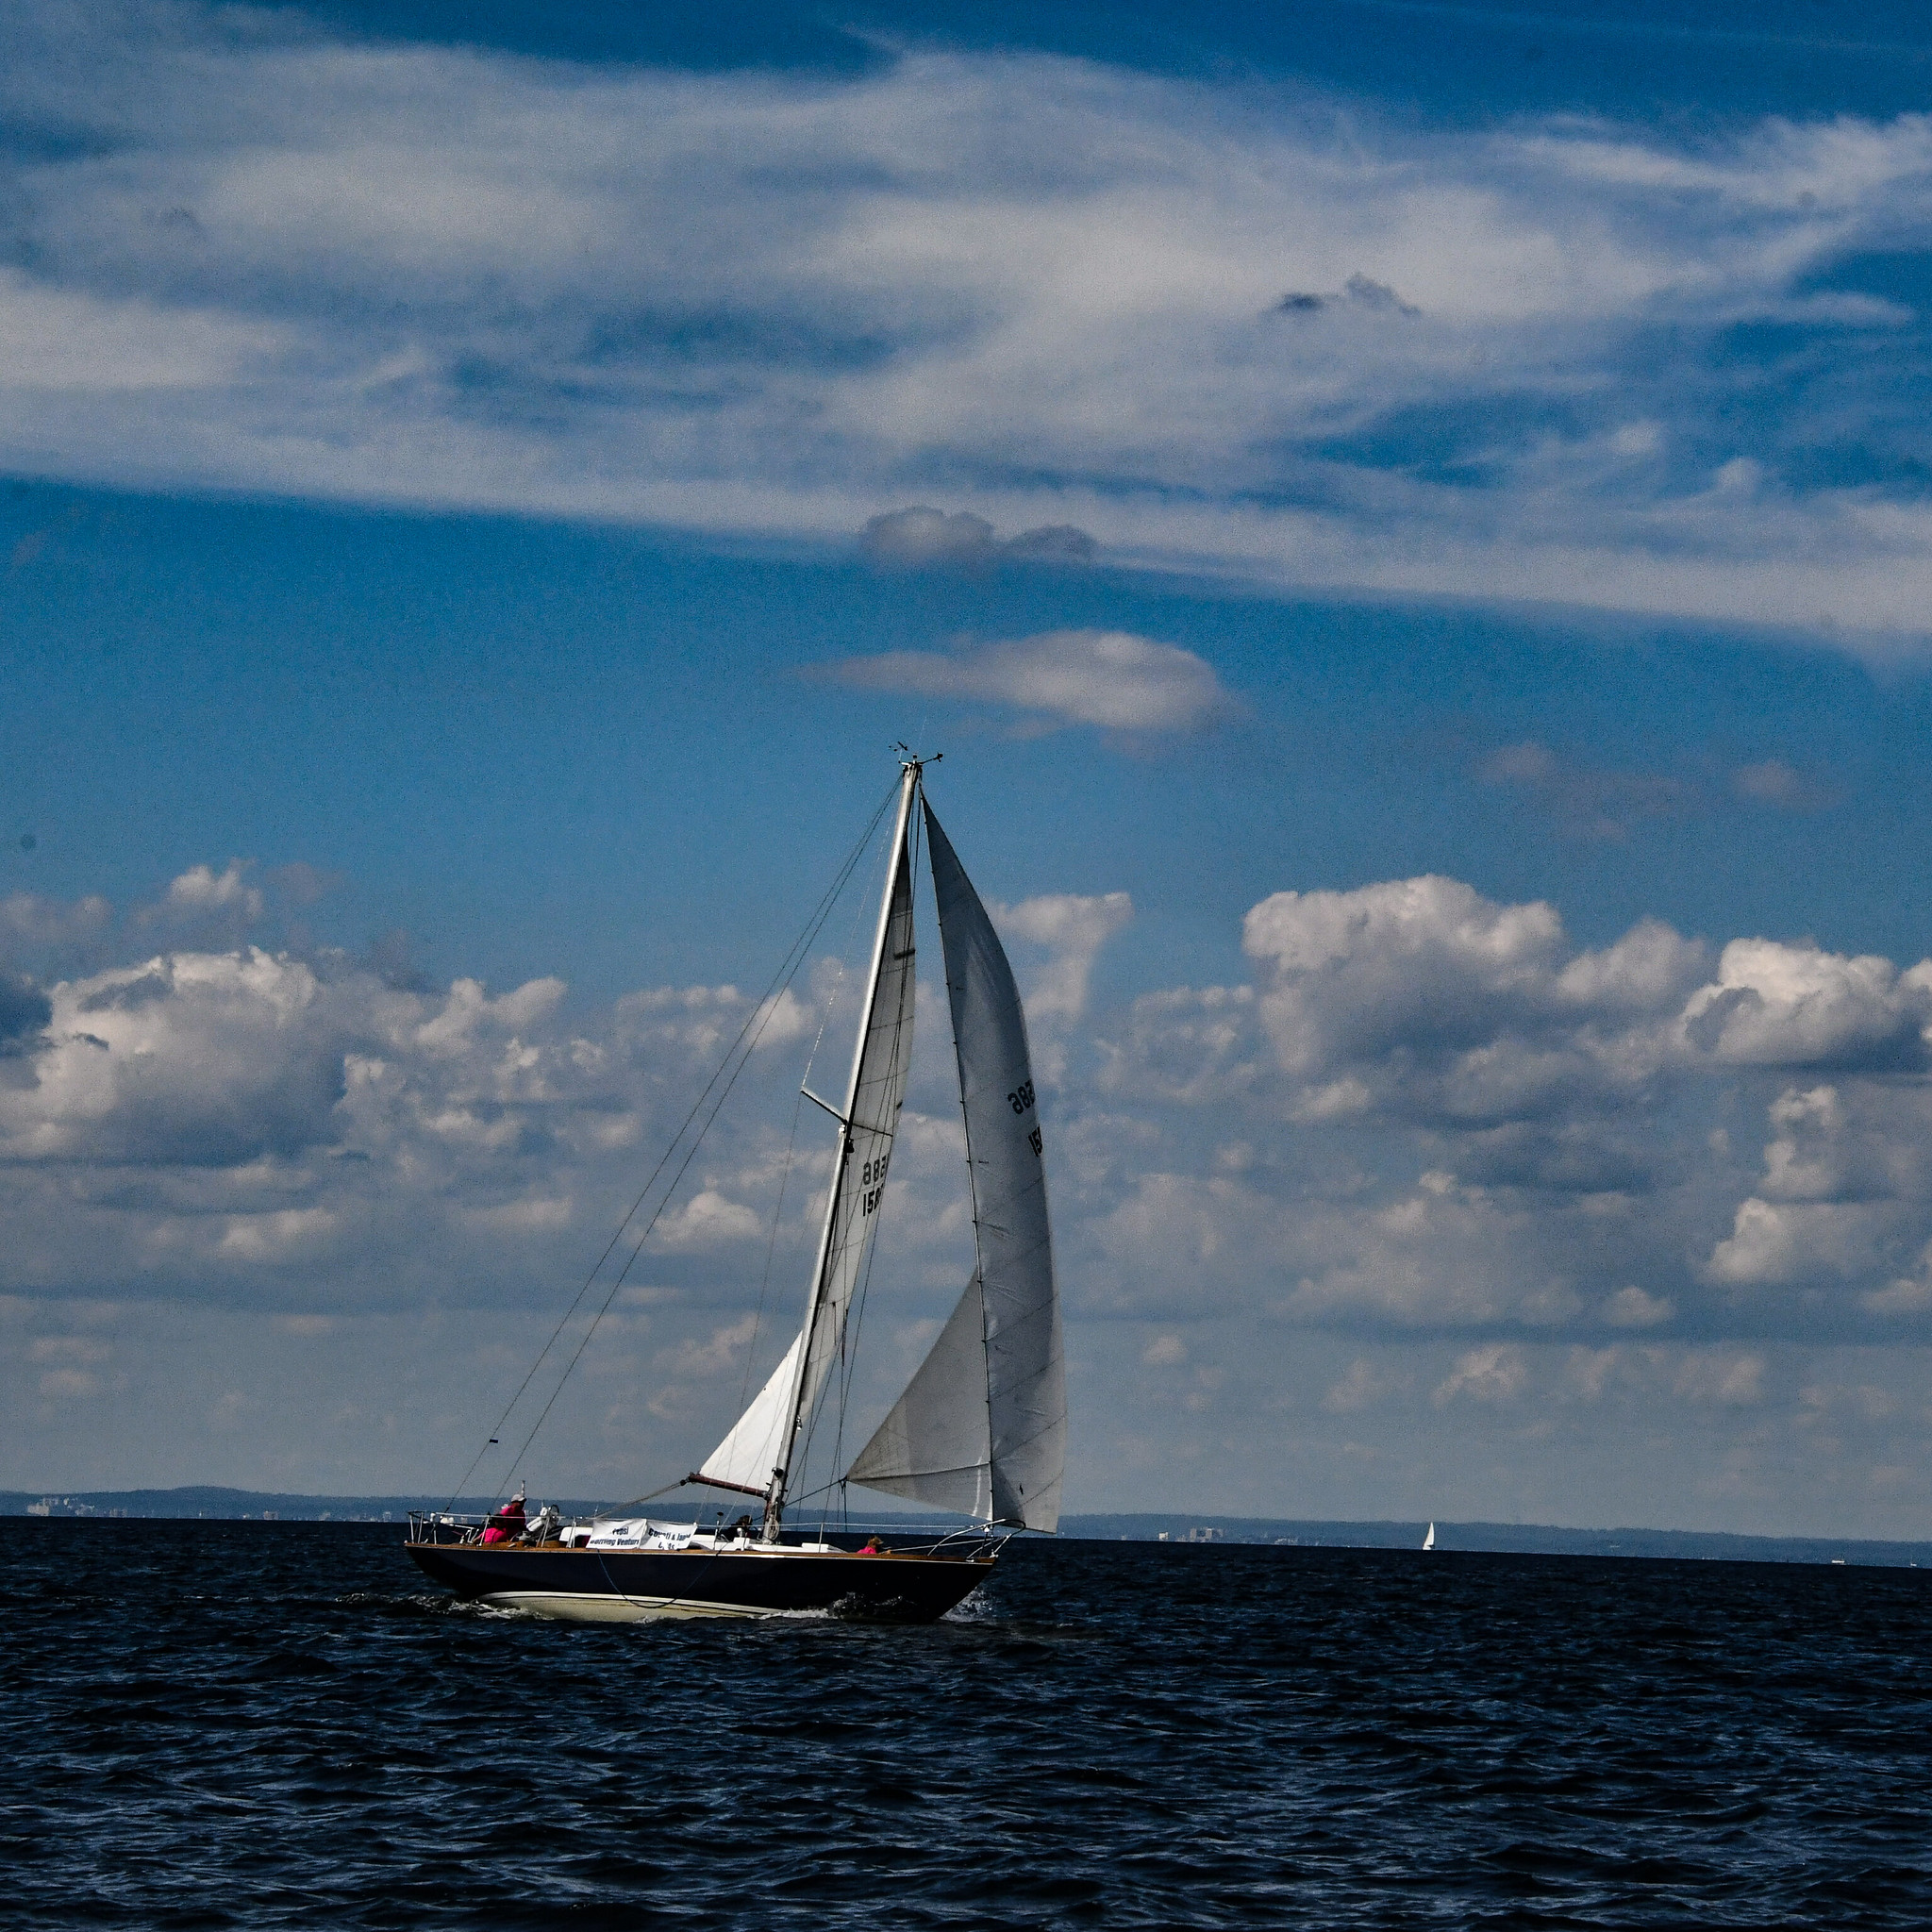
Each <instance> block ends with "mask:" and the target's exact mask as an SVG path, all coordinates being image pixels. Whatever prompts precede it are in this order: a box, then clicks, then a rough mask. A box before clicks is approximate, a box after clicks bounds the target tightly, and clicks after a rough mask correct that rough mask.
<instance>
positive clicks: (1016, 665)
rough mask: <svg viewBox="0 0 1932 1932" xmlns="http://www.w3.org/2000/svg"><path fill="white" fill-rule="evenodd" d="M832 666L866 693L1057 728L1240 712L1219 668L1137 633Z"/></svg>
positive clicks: (1157, 722)
mask: <svg viewBox="0 0 1932 1932" xmlns="http://www.w3.org/2000/svg"><path fill="white" fill-rule="evenodd" d="M830 669H831V671H832V674H833V675H835V676H837V677H839V678H841V679H842V680H843V681H844V682H845V683H847V684H853V685H858V686H861V687H863V688H864V689H867V690H871V691H910V692H914V693H916V694H917V695H919V696H921V697H940V698H958V699H961V700H964V701H966V702H969V703H978V704H990V705H994V706H998V707H1000V708H1004V709H1007V710H1011V711H1017V712H1019V713H1021V714H1022V715H1023V716H1024V718H1025V719H1027V720H1028V721H1029V722H1030V723H1032V724H1035V725H1038V726H1045V727H1049V728H1050V727H1052V726H1054V725H1063V724H1092V725H1098V726H1099V727H1100V728H1102V729H1103V730H1109V731H1123V732H1135V733H1157V732H1177V731H1199V730H1202V729H1204V728H1206V727H1207V726H1208V725H1210V724H1218V723H1220V722H1221V721H1222V720H1223V719H1224V718H1227V717H1229V716H1231V715H1232V713H1233V711H1234V709H1235V705H1234V700H1233V699H1232V697H1231V696H1230V695H1229V693H1228V691H1226V690H1225V688H1224V686H1223V685H1222V682H1221V679H1220V677H1219V676H1218V675H1216V673H1215V670H1214V667H1213V666H1212V665H1211V664H1209V663H1208V662H1207V661H1206V660H1205V659H1204V658H1197V657H1196V656H1195V655H1194V654H1193V652H1191V651H1184V650H1182V649H1181V648H1180V646H1179V645H1177V644H1162V643H1157V642H1155V641H1154V640H1153V639H1151V638H1142V637H1136V636H1135V635H1134V634H1133V633H1132V632H1131V631H1117V630H1055V631H1045V632H1042V633H1041V635H1040V636H1038V637H1030V638H1020V639H1017V640H1015V641H1011V642H1008V643H994V644H981V645H978V646H976V647H974V648H970V649H966V650H961V651H954V652H945V653H941V652H937V651H889V652H885V653H882V654H881V655H880V656H878V657H874V658H841V660H840V661H839V662H838V663H837V664H834V665H832V666H831V667H830Z"/></svg>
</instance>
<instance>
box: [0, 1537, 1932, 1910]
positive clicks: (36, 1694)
mask: <svg viewBox="0 0 1932 1932" xmlns="http://www.w3.org/2000/svg"><path fill="white" fill-rule="evenodd" d="M8 1532H9V1549H8V1561H7V1565H6V1569H5V1572H4V1585H0V1589H4V1592H5V1603H6V1611H7V1614H6V1619H5V1624H4V1630H5V1639H6V1646H7V1647H6V1661H7V1671H6V1686H7V1689H6V1724H5V1750H4V1755H0V1833H4V1837H5V1844H4V1872H0V1916H4V1918H5V1921H6V1923H7V1924H8V1925H11V1926H42V1925H45V1926H76V1925H89V1926H117V1925H127V1926H141V1927H220V1926H281V1925H301V1926H321V1927H336V1926H342V1927H353V1926H371V1927H395V1926H413V1925H425V1926H441V1925H452V1926H472V1925H474V1926H478V1927H483V1926H488V1927H491V1928H500V1927H506V1926H514V1927H521V1926H530V1927H544V1928H548V1927H572V1926H582V1927H631V1926H638V1927H647V1926H648V1927H656V1926H684V1925H690V1926H734V1927H735V1926H749V1927H760V1928H762V1927H792V1926H797V1927H807V1926H810V1927H815V1928H818V1927H846V1926H874V1925H876V1926H890V1927H900V1926H907V1927H916V1926H927V1925H943V1926H1008V1925H1012V1926H1035V1925H1039V1926H1055V1925H1070V1926H1071V1925H1106V1926H1161V1927H1166V1926H1253V1925H1294V1926H1298V1927H1324V1926H1338V1927H1340V1926H1347V1927H1351V1928H1359V1927H1375V1926H1416V1927H1424V1926H1429V1927H1434V1926H1443V1927H1448V1926H1455V1927H1463V1926H1491V1925H1493V1926H1689V1925H1693V1924H1694V1925H1699V1926H1716V1925H1750V1926H1772V1925H1780V1926H1783V1925H1800V1926H1810V1925H1815V1926H1821V1927H1824V1926H1829V1927H1833V1928H1840V1927H1851V1926H1911V1927H1915V1928H1916V1927H1923V1926H1925V1925H1927V1924H1932V1663H1928V1656H1927V1650H1928V1630H1932V1616H1928V1613H1932V1572H1924V1573H1922V1572H1918V1571H1910V1570H1906V1571H1897V1570H1874V1569H1853V1568H1846V1569H1829V1568H1826V1569H1817V1568H1799V1567H1795V1566H1788V1565H1777V1566H1774V1565H1751V1564H1718V1563H1695V1562H1687V1563H1680V1562H1642V1561H1614V1560H1605V1559H1599V1558H1590V1557H1499V1556H1474V1555H1457V1554H1454V1553H1443V1554H1438V1555H1434V1556H1429V1557H1424V1555H1423V1554H1422V1553H1420V1552H1411V1551H1386V1550H1376V1551H1369V1550H1359V1551H1350V1550H1323V1549H1291V1548H1281V1549H1275V1548H1265V1549H1264V1548H1253V1549H1250V1548H1239V1547H1234V1548H1229V1547H1222V1548H1212V1547H1208V1548H1192V1547H1184V1546H1176V1545H1172V1544H1168V1545H1162V1544H1149V1543H1058V1544H1057V1543H1047V1542H1033V1543H1027V1544H1019V1545H1015V1546H1013V1547H1012V1548H1011V1549H1010V1551H1009V1553H1008V1557H1007V1558H1006V1560H1005V1561H1004V1563H1003V1564H1002V1566H1001V1568H1000V1570H999V1571H998V1572H997V1573H996V1575H995V1577H994V1579H993V1581H992V1582H991V1584H990V1585H989V1586H988V1587H987V1588H986V1589H985V1590H984V1591H981V1592H980V1594H979V1595H978V1596H977V1597H975V1598H974V1599H972V1600H971V1601H970V1602H969V1604H968V1605H967V1606H966V1607H964V1609H963V1610H962V1612H960V1613H958V1614H956V1615H955V1616H954V1617H953V1618H951V1619H949V1620H948V1621H946V1622H944V1623H942V1624H936V1625H932V1626H929V1627H926V1628H922V1629H881V1628H877V1627H872V1626H864V1625H854V1624H840V1623H835V1622H831V1621H828V1620H818V1619H810V1620H798V1621H788V1622H783V1623H773V1624H658V1625H638V1626H630V1627H627V1628H599V1627H587V1626H581V1625H564V1624H544V1623H539V1622H534V1621H530V1620H526V1619H523V1618H519V1617H512V1616H504V1615H497V1614H492V1613H488V1612H479V1611H476V1610H465V1609H456V1608H452V1607H450V1605H449V1603H448V1600H447V1599H446V1598H443V1597H441V1596H440V1595H439V1594H437V1593H436V1592H434V1591H429V1590H427V1589H425V1587H424V1586H423V1584H422V1582H421V1580H420V1579H419V1578H418V1576H417V1574H416V1573H415V1571H414V1570H413V1568H412V1567H411V1566H410V1565H409V1564H408V1560H407V1559H406V1558H405V1557H404V1556H403V1554H402V1551H401V1549H400V1547H399V1541H400V1531H399V1530H398V1529H395V1528H391V1527H387V1526H383V1527H376V1526H363V1525H350V1524H216V1523H90V1522H58V1521H52V1522H34V1523H22V1522H19V1521H17V1520H16V1521H12V1522H9V1524H8Z"/></svg>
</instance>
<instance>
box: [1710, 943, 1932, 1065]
mask: <svg viewBox="0 0 1932 1932" xmlns="http://www.w3.org/2000/svg"><path fill="white" fill-rule="evenodd" d="M1684 1022H1685V1028H1686V1031H1687V1032H1688V1034H1689V1035H1690V1037H1691V1040H1692V1041H1694V1042H1695V1044H1696V1045H1697V1046H1698V1047H1699V1048H1701V1049H1702V1050H1703V1051H1705V1052H1707V1053H1709V1054H1711V1055H1712V1056H1713V1057H1714V1058H1718V1059H1721V1060H1728V1061H1731V1062H1734V1063H1739V1064H1744V1065H1758V1066H1817V1067H1852V1068H1866V1069H1872V1070H1874V1071H1875V1070H1879V1069H1890V1070H1893V1071H1897V1072H1902V1073H1903V1072H1913V1071H1917V1070H1920V1069H1922V1068H1924V1066H1925V1064H1926V1058H1927V1055H1926V1041H1927V1038H1928V1034H1932V960H1928V961H1926V962H1924V964H1922V965H1920V966H1918V967H1916V968H1915V969H1913V970H1912V971H1911V972H1909V973H1904V974H1901V973H1900V972H1899V971H1898V969H1897V968H1896V967H1894V966H1893V965H1892V963H1891V961H1890V959H1881V958H1875V957H1873V956H1869V955H1868V956H1865V957H1861V958H1844V957H1842V956H1841V955H1839V954H1836V953H1827V952H1825V951H1824V950H1823V949H1822V948H1821V947H1818V946H1808V945H1785V944H1780V943H1779V942H1778V941H1774V940H1733V941H1731V942H1730V944H1729V945H1727V946H1726V947H1725V948H1724V953H1723V955H1722V957H1721V958H1719V961H1718V974H1717V979H1716V981H1715V982H1714V983H1713V984H1711V985H1709V986H1707V987H1703V988H1700V989H1699V991H1697V993H1696V994H1695V995H1694V996H1693V997H1692V999H1691V1002H1690V1004H1689V1005H1688V1006H1687V1007H1686V1008H1685V1009H1684Z"/></svg>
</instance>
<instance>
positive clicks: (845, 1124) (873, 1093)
mask: <svg viewBox="0 0 1932 1932" xmlns="http://www.w3.org/2000/svg"><path fill="white" fill-rule="evenodd" d="M911 784H912V779H911V778H910V776H908V790H907V792H906V793H905V795H904V798H903V800H902V804H901V808H900V812H899V817H898V820H897V822H896V827H895V831H894V834H893V844H892V858H891V874H890V876H889V877H888V879H887V882H886V895H885V902H884V905H883V907H882V908H881V911H880V920H879V929H878V936H877V939H876V941H874V950H873V971H872V977H871V980H870V982H869V985H868V988H867V993H868V997H867V1000H866V1005H865V1012H864V1016H863V1018H862V1020H861V1022H860V1025H859V1034H858V1050H857V1052H856V1053H855V1055H854V1058H853V1064H852V1081H851V1085H850V1087H849V1089H848V1091H847V1094H846V1101H845V1110H844V1114H843V1115H842V1117H841V1131H840V1141H839V1151H838V1154H837V1156H836V1158H835V1160H834V1163H833V1178H832V1191H831V1198H830V1201H829V1203H828V1204H827V1209H826V1215H825V1224H824V1235H823V1236H822V1238H821V1241H820V1246H819V1264H818V1269H817V1272H816V1274H815V1275H814V1278H813V1288H812V1297H811V1302H810V1306H809V1308H808V1313H807V1316H806V1324H805V1327H804V1328H803V1329H802V1330H801V1331H800V1333H799V1334H798V1335H797V1336H796V1337H794V1338H793V1341H792V1343H791V1349H790V1350H789V1352H788V1353H787V1354H786V1357H785V1359H784V1360H783V1361H781V1362H780V1363H779V1364H778V1366H777V1368H776V1369H775V1370H774V1372H773V1374H772V1376H771V1379H770V1380H769V1381H767V1382H766V1384H765V1386H764V1388H763V1389H762V1390H760V1391H759V1392H758V1397H757V1399H756V1400H755V1401H754V1402H753V1403H752V1405H751V1407H749V1408H747V1409H746V1410H745V1412H744V1413H743V1414H742V1415H741V1417H740V1418H739V1419H738V1421H737V1422H736V1423H735V1424H733V1425H732V1429H731V1433H730V1434H729V1435H728V1436H726V1437H725V1438H724V1441H722V1442H721V1443H719V1445H718V1446H717V1448H715V1449H714V1450H713V1451H712V1452H711V1454H710V1455H709V1456H708V1457H706V1459H705V1461H704V1463H703V1465H702V1467H701V1468H700V1470H699V1472H698V1473H699V1474H701V1475H704V1476H706V1477H708V1478H709V1479H710V1480H711V1481H713V1482H718V1483H723V1484H725V1485H727V1486H728V1487H731V1488H735V1489H748V1490H757V1491H767V1490H769V1489H770V1488H771V1486H772V1482H773V1478H774V1474H776V1473H777V1472H778V1471H780V1470H784V1469H786V1468H788V1467H789V1465H790V1461H791V1452H792V1447H793V1443H794V1441H795V1439H796V1435H797V1431H798V1427H799V1424H800V1422H801V1420H802V1419H804V1418H807V1417H808V1416H809V1415H810V1414H811V1411H812V1406H813V1404H814V1403H816V1402H817V1400H818V1398H819V1394H820V1392H821V1391H823V1389H824V1385H825V1378H826V1376H827V1375H829V1374H831V1372H832V1369H833V1367H834V1365H835V1364H836V1363H837V1362H838V1361H839V1359H840V1358H841V1355H842V1354H843V1352H844V1347H845V1317H846V1312H847V1310H848V1309H849V1308H850V1307H851V1304H852V1293H853V1291H854V1289H855V1288H856V1287H857V1286H858V1279H859V1275H860V1274H861V1273H862V1272H863V1269H864V1265H865V1256H866V1248H867V1244H868V1242H869V1241H871V1239H872V1234H873V1230H874V1228H875V1227H876V1226H877V1225H878V1210H879V1207H880V1204H881V1203H882V1201H883V1200H884V1198H885V1191H886V1171H887V1169H888V1168H889V1167H890V1166H891V1158H892V1139H893V1136H894V1135H895V1134H896V1133H897V1132H898V1128H899V1104H900V1101H901V1100H902V1099H903V1098H904V1097H905V1092H906V1072H907V1068H908V1064H909V1063H910V1061H911V1058H912V993H913V980H914V975H913V944H912V865H911V855H910V853H909V851H908V839H907V829H908V811H909V808H910V792H911ZM780 1487H781V1489H782V1485H781V1486H780ZM780 1500H781V1501H782V1496H781V1497H780Z"/></svg>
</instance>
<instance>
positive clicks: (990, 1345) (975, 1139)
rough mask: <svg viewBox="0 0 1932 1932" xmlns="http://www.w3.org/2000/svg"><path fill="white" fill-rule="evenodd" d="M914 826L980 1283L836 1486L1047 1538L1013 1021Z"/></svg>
mask: <svg viewBox="0 0 1932 1932" xmlns="http://www.w3.org/2000/svg"><path fill="white" fill-rule="evenodd" d="M925 826H926V834H927V838H928V841H929V843H930V849H931V854H932V874H933V891H934V894H935V897H936V898H937V900H938V903H939V916H940V937H941V941H942V942H943V946H944V952H945V962H946V990H947V992H948V994H949V995H950V998H951V1004H952V1013H953V1044H954V1048H955V1053H956V1057H957V1059H958V1069H959V1097H960V1102H961V1105H962V1107H963V1108H964V1110H965V1116H966V1158H967V1171H968V1174H969V1175H970V1178H971V1183H972V1190H973V1227H974V1243H975V1249H976V1254H977V1259H978V1267H977V1269H976V1271H975V1273H974V1278H973V1280H972V1281H971V1282H969V1283H968V1285H967V1288H966V1292H965V1294H964V1295H963V1296H961V1298H960V1300H959V1304H958V1307H956V1308H955V1309H954V1311H953V1314H952V1318H951V1319H950V1320H949V1321H948V1322H947V1324H946V1326H945V1328H944V1329H943V1330H942V1331H941V1335H940V1338H939V1340H938V1341H937V1342H935V1343H934V1345H933V1349H932V1352H931V1354H930V1355H929V1356H928V1357H926V1360H925V1362H924V1366H923V1367H922V1368H921V1369H920V1371H919V1373H918V1374H916V1375H915V1376H914V1377H913V1379H912V1381H911V1383H910V1385H909V1386H908V1388H907V1391H906V1392H905V1394H904V1395H903V1396H901V1397H900V1399H899V1402H898V1404H897V1405H896V1406H895V1407H894V1408H893V1409H892V1412H891V1414H890V1415H889V1416H888V1417H887V1418H886V1420H885V1422H884V1423H883V1424H880V1426H879V1429H878V1431H877V1433H876V1434H875V1435H874V1437H873V1439H872V1441H870V1442H868V1443H867V1444H866V1446H865V1448H864V1450H863V1451H861V1453H860V1454H859V1457H858V1460H857V1461H856V1462H854V1463H853V1465H852V1467H851V1470H850V1471H849V1472H848V1474H849V1479H850V1480H851V1481H853V1482H858V1483H863V1484H865V1485H866V1486H867V1487H868V1488H871V1489H876V1490H886V1491H891V1492H892V1493H894V1494H897V1495H903V1496H910V1497H913V1498H915V1499H916V1500H918V1501H921V1502H924V1503H930V1504H933V1505H935V1506H937V1507H944V1508H952V1509H959V1510H963V1511H967V1512H969V1513H971V1514H974V1515H977V1516H981V1517H983V1518H986V1519H987V1520H989V1521H991V1522H997V1523H1014V1524H1023V1525H1024V1527H1026V1528H1028V1529H1046V1530H1050V1529H1054V1528H1057V1527H1058V1524H1059V1509H1060V1482H1061V1476H1062V1474H1063V1472H1064V1469H1065V1464H1066V1428H1067V1410H1066V1387H1065V1368H1064V1363H1063V1359H1062V1356H1061V1348H1060V1316H1059V1302H1058V1297H1057V1295H1056V1294H1055V1291H1054V1278H1053V1249H1052V1245H1051V1241H1050V1238H1049V1234H1048V1227H1047V1212H1046V1173H1045V1164H1044V1160H1043V1158H1042V1141H1041V1127H1040V1117H1039V1112H1038V1109H1037V1108H1036V1106H1035V1098H1034V1089H1033V1069H1032V1061H1031V1057H1030V1055H1029V1054H1028V1051H1027V1045H1026V1020H1025V1015H1024V1012H1023V1011H1022V1009H1021V1006H1020V993H1019V989H1018V987H1017V986H1016V985H1015V984H1014V981H1013V970H1012V967H1011V966H1010V965H1009V964H1008V959H1007V955H1006V951H1005V948H1004V947H1002V946H1001V944H1000V941H999V935H998V934H997V933H996V932H995V931H994V930H993V925H992V921H991V919H989V918H988V917H987V912H986V908H985V907H984V906H983V905H981V904H980V900H979V895H978V893H976V892H975V891H974V890H973V885H972V881H971V880H969V879H968V878H967V876H966V874H965V871H964V869H963V868H962V867H961V866H960V864H959V860H958V857H957V855H956V854H955V853H954V851H953V847H952V844H951V842H950V841H948V839H947V838H946V835H945V833H944V832H943V831H941V829H940V824H939V821H938V819H936V818H935V817H934V816H933V811H932V807H931V806H930V805H929V804H928V805H926V806H925ZM975 1327H976V1328H977V1329H978V1331H979V1346H978V1347H976V1348H975V1347H974V1345H973V1342H974V1333H973V1331H974V1328H975Z"/></svg>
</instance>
